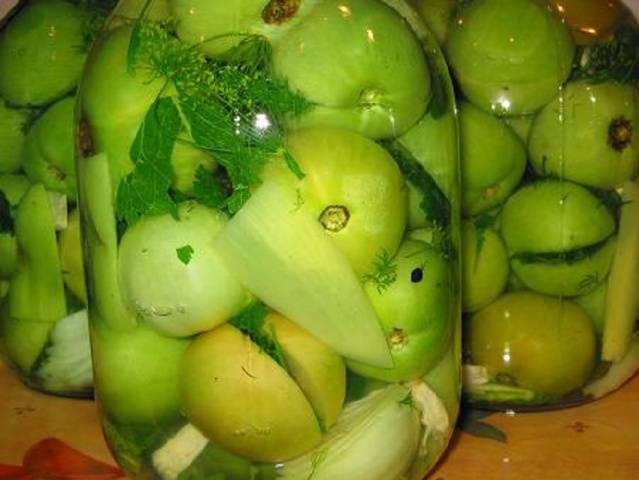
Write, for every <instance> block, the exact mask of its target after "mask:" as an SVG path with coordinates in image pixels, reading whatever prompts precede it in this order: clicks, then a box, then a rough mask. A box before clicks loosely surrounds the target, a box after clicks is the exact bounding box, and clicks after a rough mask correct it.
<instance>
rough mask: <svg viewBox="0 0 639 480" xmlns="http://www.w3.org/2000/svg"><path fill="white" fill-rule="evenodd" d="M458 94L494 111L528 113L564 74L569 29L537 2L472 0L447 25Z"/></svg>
mask: <svg viewBox="0 0 639 480" xmlns="http://www.w3.org/2000/svg"><path fill="white" fill-rule="evenodd" d="M446 51H447V54H448V60H449V63H450V66H451V68H452V71H453V73H454V75H455V77H456V78H457V81H458V82H459V86H460V87H461V90H462V92H463V93H464V95H465V96H466V97H467V98H468V99H469V100H470V101H471V102H472V103H474V104H475V105H477V106H478V107H480V108H482V109H484V110H487V111H491V112H495V113H498V114H507V115H521V114H525V113H532V112H534V111H535V110H537V109H538V108H539V107H541V106H543V105H545V104H546V103H548V102H549V101H550V100H552V98H553V97H554V96H555V95H556V94H557V91H558V89H559V87H560V85H561V84H562V82H563V81H564V80H566V79H567V78H568V76H569V74H570V70H571V67H572V61H573V57H574V53H575V46H574V43H573V41H572V38H571V36H570V32H569V31H568V29H567V28H566V26H565V25H563V24H562V23H561V21H560V19H559V18H558V17H556V16H555V15H554V14H553V13H552V12H551V11H550V10H549V9H547V8H546V7H545V5H544V2H540V1H538V0H476V1H473V2H470V3H468V4H467V6H464V7H463V8H462V10H461V12H460V14H459V15H458V17H457V19H456V20H455V21H454V22H453V23H452V25H451V29H450V32H449V35H448V40H447V43H446Z"/></svg>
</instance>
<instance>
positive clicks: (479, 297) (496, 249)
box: [462, 221, 510, 312]
mask: <svg viewBox="0 0 639 480" xmlns="http://www.w3.org/2000/svg"><path fill="white" fill-rule="evenodd" d="M509 272H510V270H509V268H508V255H507V254H506V247H505V246H504V243H503V242H502V240H501V238H499V235H497V233H496V232H495V230H493V229H492V228H490V227H487V228H485V229H481V230H479V228H478V227H476V226H475V225H474V224H473V223H472V222H468V221H466V222H463V223H462V309H463V310H464V311H465V312H474V311H477V310H479V309H481V308H484V307H485V306H486V305H488V304H489V303H491V302H492V301H494V300H495V299H496V298H497V297H498V296H499V295H500V294H501V292H502V291H503V290H504V288H505V287H506V283H507V281H508V274H509Z"/></svg>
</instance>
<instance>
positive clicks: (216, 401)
mask: <svg viewBox="0 0 639 480" xmlns="http://www.w3.org/2000/svg"><path fill="white" fill-rule="evenodd" d="M180 396H181V400H182V408H183V410H184V412H185V414H186V416H187V418H188V419H189V421H190V422H191V423H193V425H195V426H196V427H197V428H198V429H199V430H200V431H201V432H202V433H204V435H206V436H207V437H208V438H210V439H211V440H212V441H213V442H214V443H215V444H217V445H219V446H220V447H222V448H224V449H225V450H228V451H229V452H232V453H235V454H237V455H240V456H243V457H246V458H249V459H251V460H256V461H260V462H277V461H282V460H287V459H289V458H293V457H296V456H298V455H300V454H302V453H304V452H306V451H307V450H309V449H311V448H312V447H314V446H315V445H317V444H318V443H319V442H320V440H321V430H320V426H319V423H318V421H317V419H316V417H315V413H314V412H313V408H312V407H311V404H310V403H309V401H308V400H307V399H306V397H305V396H304V393H303V392H302V390H301V389H300V388H299V387H298V386H297V384H296V383H295V381H294V380H293V379H292V378H291V377H290V376H289V375H288V374H287V373H286V370H284V369H283V368H282V367H281V366H280V365H278V364H277V363H276V362H275V360H273V359H272V358H271V357H270V356H268V355H267V354H266V353H265V352H264V351H262V350H261V349H260V348H259V347H258V346H257V345H256V344H255V343H253V342H252V341H251V340H250V339H249V337H248V336H245V335H243V334H242V333H241V332H240V331H239V330H238V329H236V328H235V327H232V326H231V325H228V324H227V325H222V326H220V327H218V328H216V329H214V330H211V331H209V332H206V333H203V334H201V335H200V336H198V337H197V338H196V339H195V340H194V341H193V343H192V344H191V346H190V347H189V349H188V350H187V352H186V355H185V356H184V360H183V361H182V363H181V366H180Z"/></svg>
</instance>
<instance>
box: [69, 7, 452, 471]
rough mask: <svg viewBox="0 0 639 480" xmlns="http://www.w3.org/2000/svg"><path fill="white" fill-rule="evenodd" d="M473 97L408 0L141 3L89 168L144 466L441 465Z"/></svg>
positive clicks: (104, 285)
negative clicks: (465, 120) (467, 101)
mask: <svg viewBox="0 0 639 480" xmlns="http://www.w3.org/2000/svg"><path fill="white" fill-rule="evenodd" d="M455 115H456V114H455V108H454V96H453V91H452V87H451V83H450V79H449V77H448V74H447V70H446V65H445V63H444V62H443V60H442V56H441V53H440V52H439V49H438V47H437V45H436V43H434V41H433V40H432V39H431V36H430V34H429V33H428V32H427V31H426V29H425V27H423V26H422V24H421V23H420V20H419V19H418V17H417V15H416V14H415V13H414V12H413V10H411V9H410V8H409V7H407V6H406V4H404V3H403V2H401V1H395V0H393V1H390V0H389V1H380V0H374V1H371V0H348V1H346V0H322V1H281V0H279V1H278V0H271V1H266V0H257V1H256V0H234V1H230V2H211V1H208V0H170V1H166V0H165V1H159V0H156V1H150V2H140V1H138V2H135V1H121V2H120V3H119V5H118V7H117V8H116V10H115V12H114V14H113V15H112V18H111V20H110V22H109V23H108V25H107V27H106V28H105V29H104V31H103V32H102V33H101V35H100V36H99V37H98V39H97V41H96V42H95V44H94V46H93V49H92V51H91V53H90V55H89V59H88V62H87V66H86V68H85V71H84V75H83V80H82V82H81V86H80V94H79V105H78V109H77V119H78V142H77V143H78V145H77V146H78V154H79V155H78V156H79V159H78V163H77V169H78V180H79V182H78V186H79V199H80V206H81V218H82V227H83V234H84V243H85V247H86V248H85V258H86V261H87V262H86V264H87V286H88V297H89V316H90V325H91V336H92V349H93V359H94V373H95V388H96V397H97V400H98V402H99V405H100V410H101V415H102V422H103V427H104V431H105V435H106V439H107V441H108V443H109V445H110V447H111V449H112V451H113V453H114V455H115V457H116V459H117V460H118V462H119V463H120V464H121V465H122V466H123V467H124V468H125V469H126V470H127V472H128V474H129V475H131V476H133V477H135V478H149V477H150V478H162V479H175V478H179V479H187V478H191V479H194V478H207V479H209V478H210V479H229V480H230V479H249V478H250V479H257V478H259V479H276V478H287V479H300V480H302V479H308V478H311V477H312V478H314V479H332V480H334V479H349V480H359V479H362V480H374V479H379V480H393V479H400V478H401V479H421V478H422V477H423V475H424V474H425V473H426V472H427V471H428V469H429V468H431V467H432V465H433V464H434V462H435V461H436V460H437V458H439V456H440V455H441V453H442V452H443V450H444V448H445V446H446V444H447V442H448V439H449V436H450V434H451V431H452V428H453V425H454V423H455V418H456V415H457V411H458V405H459V393H460V354H461V348H460V335H459V333H460V329H459V328H458V319H459V316H460V315H459V313H460V296H459V279H458V258H459V251H458V250H459V245H458V233H459V232H458V222H457V220H456V219H457V218H458V214H459V200H458V173H459V172H458V167H457V136H456V116H455Z"/></svg>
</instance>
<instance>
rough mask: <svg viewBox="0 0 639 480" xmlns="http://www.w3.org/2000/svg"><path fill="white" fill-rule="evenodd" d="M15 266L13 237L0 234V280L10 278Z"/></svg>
mask: <svg viewBox="0 0 639 480" xmlns="http://www.w3.org/2000/svg"><path fill="white" fill-rule="evenodd" d="M17 266H18V243H17V241H16V237H15V235H13V234H11V233H0V280H5V279H9V278H11V274H13V272H14V271H15V269H16V267H17ZM0 303H1V302H0Z"/></svg>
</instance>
